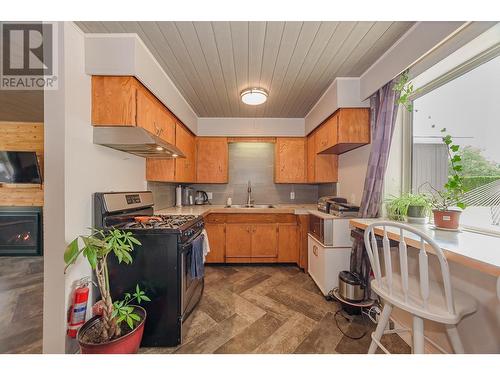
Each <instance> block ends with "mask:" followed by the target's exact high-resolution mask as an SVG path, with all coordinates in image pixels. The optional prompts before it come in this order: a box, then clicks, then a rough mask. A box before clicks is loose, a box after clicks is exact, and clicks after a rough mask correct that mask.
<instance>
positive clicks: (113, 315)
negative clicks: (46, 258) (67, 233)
mask: <svg viewBox="0 0 500 375" xmlns="http://www.w3.org/2000/svg"><path fill="white" fill-rule="evenodd" d="M134 245H141V243H140V242H139V241H138V240H137V239H136V238H135V237H134V236H133V234H132V233H131V232H125V231H121V230H118V229H113V230H110V231H102V230H96V229H93V230H92V232H91V234H90V235H89V236H78V237H77V238H75V239H74V240H73V241H72V242H71V243H70V244H69V245H68V247H67V248H66V251H65V252H64V261H65V263H66V268H68V267H69V266H70V265H71V264H73V263H74V262H75V261H76V259H78V257H79V256H80V255H83V256H84V257H85V258H86V259H87V261H88V262H89V264H90V267H91V268H92V270H93V271H94V273H95V276H96V279H97V285H98V287H99V291H100V293H101V301H100V305H101V307H102V308H101V309H100V310H101V313H102V314H101V315H100V316H95V317H93V318H92V319H90V320H89V321H87V322H86V323H85V324H84V325H83V326H82V327H81V328H80V330H79V331H78V336H77V338H78V343H79V344H80V349H81V352H82V353H84V354H87V353H88V354H133V353H137V351H138V350H139V345H140V343H141V339H142V334H143V332H144V322H145V320H146V310H144V309H143V308H142V307H140V306H136V305H132V302H137V303H141V302H142V301H150V299H149V297H148V296H146V294H145V292H144V291H142V290H141V289H140V287H139V285H137V286H136V288H135V290H134V291H133V293H126V294H125V295H124V299H123V300H120V301H115V302H113V300H112V299H111V294H110V288H109V285H110V280H109V273H108V265H107V259H108V256H110V255H113V256H116V257H117V259H118V262H119V263H122V262H124V263H125V264H130V263H131V262H132V256H131V255H130V253H131V252H132V251H133V250H134Z"/></svg>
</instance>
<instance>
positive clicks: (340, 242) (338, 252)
mask: <svg viewBox="0 0 500 375" xmlns="http://www.w3.org/2000/svg"><path fill="white" fill-rule="evenodd" d="M311 215H313V216H316V215H315V214H312V213H311ZM321 220H323V221H326V222H325V223H324V224H325V226H324V228H325V229H326V228H328V229H327V230H328V231H331V232H332V233H328V234H327V233H325V235H326V237H328V238H331V241H328V242H329V243H328V246H327V245H325V244H323V243H322V242H320V241H319V240H318V239H317V238H315V236H314V235H313V234H311V233H309V234H308V240H307V241H308V246H307V250H308V251H307V259H308V273H309V275H311V277H312V279H313V280H314V282H315V283H316V285H317V286H318V287H319V289H320V290H321V292H322V293H323V295H325V296H326V295H328V293H329V292H330V291H331V290H332V289H333V288H336V287H338V283H339V272H340V271H344V270H348V269H349V263H350V257H351V247H352V243H351V237H350V229H349V219H340V218H334V217H333V216H330V215H328V216H327V215H325V214H321ZM316 237H317V236H316Z"/></svg>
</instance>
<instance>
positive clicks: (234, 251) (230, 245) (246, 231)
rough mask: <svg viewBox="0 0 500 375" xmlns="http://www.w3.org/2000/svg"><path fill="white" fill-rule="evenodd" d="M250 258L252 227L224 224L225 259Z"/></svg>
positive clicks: (248, 225)
mask: <svg viewBox="0 0 500 375" xmlns="http://www.w3.org/2000/svg"><path fill="white" fill-rule="evenodd" d="M251 256H252V225H250V224H226V258H228V257H230V258H241V257H251Z"/></svg>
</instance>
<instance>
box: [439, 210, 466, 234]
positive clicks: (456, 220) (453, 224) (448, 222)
mask: <svg viewBox="0 0 500 375" xmlns="http://www.w3.org/2000/svg"><path fill="white" fill-rule="evenodd" d="M432 213H433V214H434V225H435V226H436V227H437V228H443V229H458V226H459V224H460V214H461V213H462V211H458V210H433V211H432Z"/></svg>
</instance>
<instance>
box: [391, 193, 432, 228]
mask: <svg viewBox="0 0 500 375" xmlns="http://www.w3.org/2000/svg"><path fill="white" fill-rule="evenodd" d="M386 207H387V213H388V216H389V218H390V219H393V220H397V221H404V220H405V219H406V220H407V221H408V222H409V223H414V224H425V223H426V221H427V218H428V216H429V214H430V211H431V201H430V197H429V196H428V195H427V194H424V193H419V194H412V193H405V194H403V195H401V196H400V197H392V198H390V199H388V200H387V203H386Z"/></svg>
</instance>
